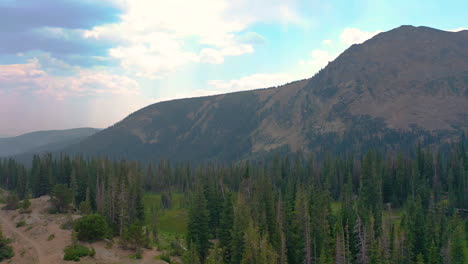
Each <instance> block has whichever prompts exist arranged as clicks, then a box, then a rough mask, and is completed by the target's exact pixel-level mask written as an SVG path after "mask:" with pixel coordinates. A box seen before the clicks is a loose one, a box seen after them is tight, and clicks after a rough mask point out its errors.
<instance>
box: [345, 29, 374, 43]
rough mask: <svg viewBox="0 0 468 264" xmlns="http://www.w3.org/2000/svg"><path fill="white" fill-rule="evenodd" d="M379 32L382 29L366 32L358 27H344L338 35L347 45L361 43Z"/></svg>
mask: <svg viewBox="0 0 468 264" xmlns="http://www.w3.org/2000/svg"><path fill="white" fill-rule="evenodd" d="M380 32H382V31H380V30H378V31H375V32H366V31H362V30H360V29H358V28H345V29H344V30H343V33H341V35H340V40H341V41H342V42H343V43H345V44H347V45H353V44H361V43H363V42H364V41H366V40H368V39H370V38H372V37H373V36H375V35H377V34H379V33H380Z"/></svg>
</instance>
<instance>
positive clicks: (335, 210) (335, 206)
mask: <svg viewBox="0 0 468 264" xmlns="http://www.w3.org/2000/svg"><path fill="white" fill-rule="evenodd" d="M331 211H332V214H333V215H334V216H337V215H338V214H339V213H340V211H341V202H332V203H331Z"/></svg>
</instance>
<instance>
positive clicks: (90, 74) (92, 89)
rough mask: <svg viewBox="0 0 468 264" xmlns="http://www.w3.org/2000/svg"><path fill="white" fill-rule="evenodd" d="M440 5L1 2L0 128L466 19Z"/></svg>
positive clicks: (249, 73) (79, 116) (291, 70)
mask: <svg viewBox="0 0 468 264" xmlns="http://www.w3.org/2000/svg"><path fill="white" fill-rule="evenodd" d="M384 2H385V3H384ZM408 2H410V3H408ZM440 2H441V1H439V0H435V1H429V0H425V1H407V0H404V1H399V0H397V1H395V0H394V1H375V0H367V1H365V0H341V1H334V0H327V1H319V0H302V1H301V0H297V1H296V0H256V1H251V0H171V1H168V0H0V136H11V135H18V134H21V133H25V132H30V131H36V130H45V129H64V128H73V127H84V126H86V127H99V128H104V127H107V126H110V125H112V124H113V123H115V122H117V121H119V120H120V119H122V118H124V117H125V116H127V115H128V114H130V113H131V112H133V111H135V110H138V109H139V108H141V107H144V106H146V105H148V104H152V103H155V102H159V101H163V100H169V99H174V98H182V97H194V96H202V95H210V94H217V93H225V92H232V91H240V90H248V89H254V88H265V87H271V86H276V85H280V84H283V83H286V82H290V81H293V80H297V79H303V78H308V77H311V76H312V75H313V74H314V73H315V72H317V71H318V70H319V69H320V68H323V67H324V66H325V65H326V64H327V63H328V62H329V61H331V60H333V59H334V58H335V57H336V56H337V55H338V54H340V53H341V52H342V51H343V50H345V49H346V48H347V47H349V46H350V45H352V44H354V43H360V42H362V41H365V40H366V39H368V38H370V37H372V36H373V35H375V34H376V33H378V32H381V31H387V30H390V29H392V28H394V27H398V26H400V25H415V26H420V25H425V26H430V27H435V28H438V29H443V30H458V29H460V28H467V27H468V16H467V15H466V14H468V5H467V4H466V0H460V1H447V0H446V1H443V7H442V6H440Z"/></svg>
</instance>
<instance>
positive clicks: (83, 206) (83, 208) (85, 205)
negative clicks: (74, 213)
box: [80, 200, 93, 215]
mask: <svg viewBox="0 0 468 264" xmlns="http://www.w3.org/2000/svg"><path fill="white" fill-rule="evenodd" d="M92 212H93V209H92V208H91V204H90V203H89V201H88V200H86V201H82V202H81V203H80V213H81V214H82V215H88V214H91V213H92Z"/></svg>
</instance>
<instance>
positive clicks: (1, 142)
mask: <svg viewBox="0 0 468 264" xmlns="http://www.w3.org/2000/svg"><path fill="white" fill-rule="evenodd" d="M98 131H99V129H96V128H75V129H68V130H49V131H38V132H32V133H28V134H24V135H21V136H17V137H7V138H0V157H6V156H16V155H20V154H25V153H38V152H51V151H56V150H60V149H63V148H66V147H68V146H70V145H73V144H76V143H78V142H80V141H81V140H83V139H84V138H86V137H89V136H91V135H93V134H95V133H96V132H98Z"/></svg>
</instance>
